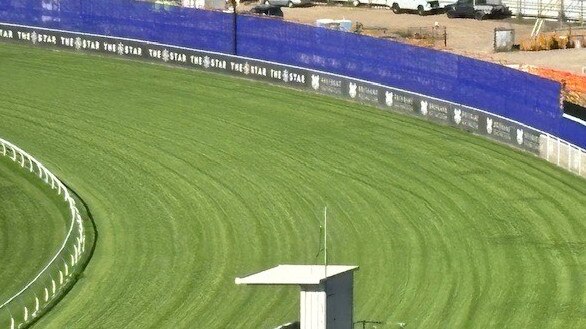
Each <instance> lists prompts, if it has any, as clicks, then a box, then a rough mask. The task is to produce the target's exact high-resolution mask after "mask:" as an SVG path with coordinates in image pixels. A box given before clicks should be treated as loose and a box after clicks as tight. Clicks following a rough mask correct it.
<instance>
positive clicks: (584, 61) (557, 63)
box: [247, 5, 586, 74]
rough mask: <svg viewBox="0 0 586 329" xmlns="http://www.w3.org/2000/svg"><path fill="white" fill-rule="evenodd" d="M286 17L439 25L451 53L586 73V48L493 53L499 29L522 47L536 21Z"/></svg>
mask: <svg viewBox="0 0 586 329" xmlns="http://www.w3.org/2000/svg"><path fill="white" fill-rule="evenodd" d="M247 6H250V5H247ZM283 13H284V16H285V19H286V20H290V21H296V22H300V23H306V24H315V21H316V20H317V19H319V18H331V19H350V20H352V22H353V23H354V24H355V23H356V22H360V23H362V24H363V25H364V26H365V27H367V28H373V27H374V28H386V29H387V31H388V32H389V33H393V32H397V31H401V30H405V29H407V28H409V27H432V26H434V25H435V24H439V25H440V26H445V27H446V31H447V47H443V42H441V43H437V47H439V48H441V49H446V50H447V51H452V52H455V53H459V54H463V55H467V56H472V57H477V58H480V59H484V60H489V61H496V62H500V63H503V64H521V65H523V64H528V65H536V66H542V67H548V68H553V69H560V70H564V71H569V72H572V73H578V74H584V73H585V72H583V70H586V48H581V49H564V50H549V51H539V52H521V51H514V52H507V53H495V52H494V51H493V39H494V36H493V35H494V29H495V28H497V27H504V28H512V29H514V30H515V42H516V43H518V42H519V41H520V40H521V39H522V38H527V37H529V36H530V35H531V30H532V29H533V23H534V20H518V19H516V18H510V19H504V20H484V21H477V20H474V19H449V18H447V17H446V15H445V14H435V15H428V16H423V17H421V16H418V15H416V14H408V13H403V14H394V13H393V12H392V11H391V10H388V9H383V8H367V7H358V8H354V7H346V6H313V7H302V8H283ZM436 22H437V23H436ZM550 24H551V23H550ZM553 24H557V23H553Z"/></svg>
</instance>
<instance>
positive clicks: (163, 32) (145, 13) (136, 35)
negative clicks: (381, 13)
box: [0, 0, 586, 147]
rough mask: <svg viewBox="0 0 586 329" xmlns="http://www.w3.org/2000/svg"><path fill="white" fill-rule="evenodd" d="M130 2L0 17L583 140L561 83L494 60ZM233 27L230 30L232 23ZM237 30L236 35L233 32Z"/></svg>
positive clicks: (19, 1) (16, 1) (25, 9)
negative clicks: (252, 61) (458, 109)
mask: <svg viewBox="0 0 586 329" xmlns="http://www.w3.org/2000/svg"><path fill="white" fill-rule="evenodd" d="M233 19H234V16H233V14H230V13H223V12H214V11H204V10H194V9H188V8H180V7H175V6H166V5H158V4H151V3H146V2H138V1H134V0H97V1H87V0H0V21H3V22H7V23H15V24H23V25H31V26H39V27H47V28H55V29H62V30H69V31H75V32H85V33H92V34H101V35H109V36H117V37H125V38H132V39H140V40H148V41H153V42H158V43H164V44H171V45H176V46H183V47H188V48H195V49H201V50H208V51H214V52H220V53H233V52H234V46H235V39H236V41H237V42H236V44H237V46H238V49H237V53H238V55H241V56H246V57H252V58H258V59H263V60H268V61H274V62H279V63H284V64H290V65H295V66H301V67H306V68H311V69H317V70H322V71H327V72H331V73H337V74H341V75H346V76H350V77H355V78H359V79H363V80H368V81H372V82H378V83H381V84H384V85H388V86H392V87H396V88H400V89H404V90H408V91H412V92H417V93H421V94H425V95H429V96H432V97H437V98H441V99H445V100H448V101H453V102H456V103H460V104H464V105H468V106H472V107H476V108H480V109H483V110H486V111H489V112H492V113H494V114H497V115H501V116H504V117H507V118H510V119H513V120H516V121H519V122H522V123H525V124H527V125H529V126H532V127H535V128H537V129H541V130H543V131H546V132H549V133H551V134H553V135H556V136H560V137H563V138H565V139H567V140H568V141H570V142H573V143H576V144H578V145H580V146H582V147H586V141H585V137H584V135H586V134H584V133H583V131H584V127H583V126H579V125H577V124H574V123H573V122H569V121H568V120H567V119H565V118H562V111H561V109H560V102H559V96H560V91H561V86H560V84H559V83H557V82H554V81H550V80H546V79H542V78H539V77H537V76H533V75H530V74H527V73H524V72H520V71H518V70H513V69H509V68H506V67H503V66H500V65H497V64H493V63H488V62H484V61H479V60H475V59H472V58H467V57H463V56H458V55H455V54H450V53H447V52H441V51H436V50H432V49H427V48H421V47H415V46H411V45H406V44H402V43H398V42H394V41H388V40H381V39H375V38H370V37H364V36H360V35H357V34H352V33H343V32H339V31H333V30H329V29H324V28H316V27H312V26H307V25H301V24H295V23H291V22H286V21H283V20H280V19H271V18H262V17H257V16H245V15H239V16H238V20H237V26H236V28H235V25H234V21H233ZM235 30H236V31H237V33H236V35H235V34H234V31H235ZM235 36H236V37H235Z"/></svg>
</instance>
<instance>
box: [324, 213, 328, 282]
mask: <svg viewBox="0 0 586 329" xmlns="http://www.w3.org/2000/svg"><path fill="white" fill-rule="evenodd" d="M324 274H325V276H324V280H327V277H328V207H327V206H326V207H324Z"/></svg>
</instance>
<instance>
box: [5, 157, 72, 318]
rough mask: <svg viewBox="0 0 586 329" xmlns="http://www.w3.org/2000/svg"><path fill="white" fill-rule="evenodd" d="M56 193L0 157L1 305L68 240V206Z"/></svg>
mask: <svg viewBox="0 0 586 329" xmlns="http://www.w3.org/2000/svg"><path fill="white" fill-rule="evenodd" d="M53 193H55V192H53V191H51V189H50V188H49V187H47V186H44V185H43V183H41V182H40V180H39V179H38V177H36V176H34V175H33V174H31V173H29V172H28V171H27V170H24V169H22V168H20V166H18V165H16V164H15V163H13V162H12V161H11V160H9V159H8V158H6V157H3V156H2V155H0V304H3V303H4V302H5V301H6V300H8V299H9V298H10V297H12V296H14V294H15V293H17V292H18V291H20V290H21V289H22V288H23V287H24V286H25V285H26V284H27V283H28V282H30V281H31V280H32V279H33V278H34V277H35V276H36V275H37V274H38V273H39V271H41V269H42V268H43V267H44V266H45V265H46V264H48V263H49V261H50V260H51V259H52V258H53V256H54V255H55V254H56V253H57V250H58V249H59V247H60V246H61V243H62V242H63V240H64V239H65V235H66V234H67V232H66V231H67V228H68V224H69V222H68V220H67V219H68V217H67V215H66V214H67V209H68V208H67V204H66V203H64V202H63V201H62V199H61V198H57V197H56V196H54V195H53ZM55 194H56V193H55ZM19 311H20V310H19Z"/></svg>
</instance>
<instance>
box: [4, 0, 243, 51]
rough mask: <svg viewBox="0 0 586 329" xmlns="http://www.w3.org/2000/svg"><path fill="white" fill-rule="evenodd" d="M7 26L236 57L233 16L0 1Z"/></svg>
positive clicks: (77, 0)
mask: <svg viewBox="0 0 586 329" xmlns="http://www.w3.org/2000/svg"><path fill="white" fill-rule="evenodd" d="M0 19H1V20H2V21H3V22H7V23H15V24H24V25H32V26H39V27H47V28H55V29H62V30H69V31H75V32H85V33H92V34H103V35H111V36H118V37H125V38H133V39H140V40H148V41H154V42H159V43H165V44H172V45H177V46H183V47H189V48H197V49H205V50H210V51H216V52H223V53H232V52H233V49H234V34H233V30H234V27H233V15H231V14H229V13H223V12H214V11H206V10H194V9H188V8H181V7H177V6H165V5H159V4H152V3H147V2H138V1H133V0H98V1H85V0H0Z"/></svg>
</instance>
